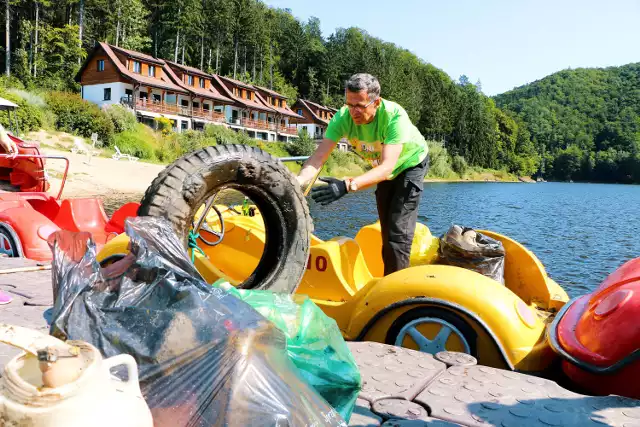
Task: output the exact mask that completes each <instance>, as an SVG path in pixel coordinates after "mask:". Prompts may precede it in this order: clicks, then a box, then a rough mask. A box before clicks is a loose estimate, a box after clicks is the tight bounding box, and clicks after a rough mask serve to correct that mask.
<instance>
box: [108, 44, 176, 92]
mask: <svg viewBox="0 0 640 427" xmlns="http://www.w3.org/2000/svg"><path fill="white" fill-rule="evenodd" d="M100 47H102V49H103V50H104V51H105V53H106V54H107V56H108V57H109V59H111V61H112V62H113V63H114V64H115V66H116V68H118V71H119V72H120V74H122V75H123V76H125V77H127V78H128V79H130V80H132V81H134V82H136V83H139V84H143V85H146V86H153V87H157V88H160V89H167V90H170V91H173V92H180V93H187V91H186V90H184V89H182V88H181V87H180V86H178V84H176V82H174V81H172V80H171V78H170V77H167V74H166V73H163V75H162V79H156V78H152V77H146V76H143V75H141V74H137V73H134V72H132V71H129V70H128V69H127V67H125V66H124V64H123V63H122V62H120V60H119V59H118V57H117V56H116V54H115V53H114V51H113V50H112V49H111V45H108V44H107V43H103V42H100Z"/></svg>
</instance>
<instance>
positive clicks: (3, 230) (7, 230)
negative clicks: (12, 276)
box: [0, 223, 24, 258]
mask: <svg viewBox="0 0 640 427" xmlns="http://www.w3.org/2000/svg"><path fill="white" fill-rule="evenodd" d="M0 234H3V235H4V236H5V237H6V238H7V239H8V240H9V244H10V245H11V252H12V254H11V258H23V257H24V253H23V251H22V245H21V243H20V239H19V237H18V234H17V233H16V232H15V230H14V229H13V227H11V226H10V225H9V224H4V223H2V224H0Z"/></svg>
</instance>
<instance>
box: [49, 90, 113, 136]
mask: <svg viewBox="0 0 640 427" xmlns="http://www.w3.org/2000/svg"><path fill="white" fill-rule="evenodd" d="M46 101H47V104H48V105H49V107H50V108H51V110H52V111H53V112H54V113H55V115H56V127H57V128H58V129H59V130H63V131H66V132H72V133H76V134H78V135H81V136H84V137H86V138H89V137H91V134H92V133H94V132H95V133H97V134H98V139H100V140H101V141H104V142H107V143H111V142H112V141H113V133H114V127H113V122H112V121H111V119H110V118H109V117H108V116H107V115H106V113H105V112H103V111H102V110H100V108H98V106H97V105H96V104H94V103H92V102H89V101H86V100H84V99H82V98H80V96H79V95H77V94H73V93H68V92H51V93H49V94H47V96H46Z"/></svg>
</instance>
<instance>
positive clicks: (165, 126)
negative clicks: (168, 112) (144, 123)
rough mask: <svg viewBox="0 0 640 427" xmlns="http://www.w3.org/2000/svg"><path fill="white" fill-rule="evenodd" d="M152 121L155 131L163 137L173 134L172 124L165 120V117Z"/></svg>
mask: <svg viewBox="0 0 640 427" xmlns="http://www.w3.org/2000/svg"><path fill="white" fill-rule="evenodd" d="M154 121H155V123H156V127H157V129H158V130H159V131H160V132H161V133H162V134H163V135H164V136H167V135H169V134H170V133H171V132H173V123H172V122H171V120H169V119H167V118H166V117H156V118H155V119H154Z"/></svg>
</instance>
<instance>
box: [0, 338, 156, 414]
mask: <svg viewBox="0 0 640 427" xmlns="http://www.w3.org/2000/svg"><path fill="white" fill-rule="evenodd" d="M0 341H2V342H5V343H7V344H10V345H14V346H16V347H20V348H22V349H23V350H24V352H23V353H21V354H20V355H18V356H16V357H14V358H13V359H12V360H11V361H10V362H9V363H8V364H7V365H6V366H5V368H4V372H3V375H2V378H1V379H0V426H3V427H18V426H29V427H57V426H65V427H81V426H82V427H86V426H95V427H107V426H109V427H113V426H116V427H153V420H152V417H151V412H150V411H149V407H148V406H147V404H146V402H145V401H144V398H143V397H142V393H141V392H140V386H139V385H138V366H137V364H136V362H135V360H134V359H133V357H131V356H129V355H119V356H115V357H111V358H109V359H103V358H102V356H101V354H100V352H99V351H98V350H97V349H96V348H95V347H93V346H92V345H90V344H88V343H86V342H82V341H67V342H66V343H65V342H62V341H60V340H58V339H56V338H54V337H51V336H48V335H44V334H41V333H39V332H36V331H33V330H30V329H26V328H20V327H16V326H11V325H0ZM43 346H44V347H43ZM43 349H46V350H47V351H48V354H54V355H57V360H56V358H55V357H54V358H52V359H49V362H43V361H42V360H38V356H37V354H38V350H43ZM41 354H42V353H41ZM116 366H124V367H126V370H127V380H126V381H121V380H120V379H118V378H117V377H115V376H114V375H112V374H111V372H110V369H111V368H114V367H116ZM45 383H47V384H50V383H57V384H60V385H59V386H55V387H47V386H45V385H44V384H45Z"/></svg>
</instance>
